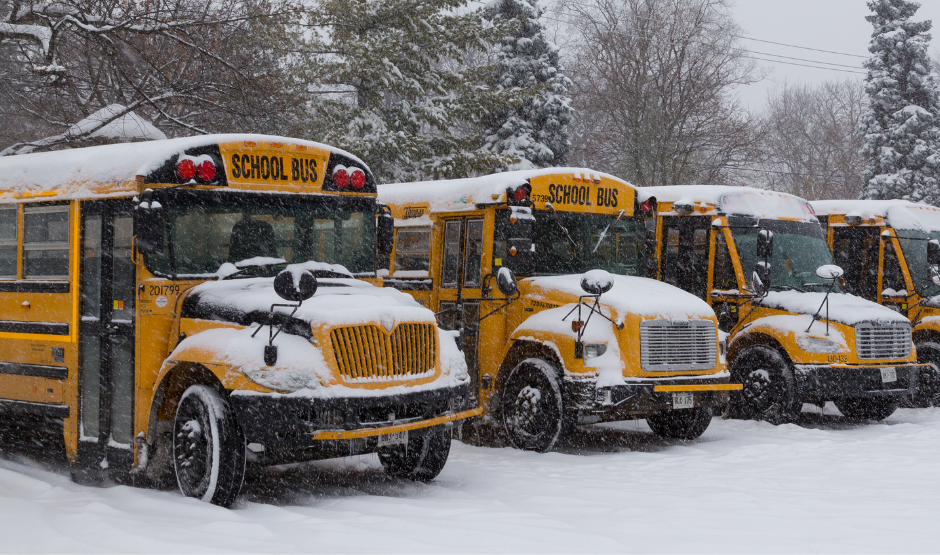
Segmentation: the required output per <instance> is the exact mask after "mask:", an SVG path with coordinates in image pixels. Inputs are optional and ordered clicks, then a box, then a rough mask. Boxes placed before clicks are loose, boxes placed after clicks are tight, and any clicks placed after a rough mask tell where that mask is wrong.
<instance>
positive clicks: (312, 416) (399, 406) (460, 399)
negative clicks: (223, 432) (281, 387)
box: [230, 384, 482, 451]
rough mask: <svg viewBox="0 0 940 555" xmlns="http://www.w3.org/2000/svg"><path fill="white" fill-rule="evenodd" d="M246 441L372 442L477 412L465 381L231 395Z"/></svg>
mask: <svg viewBox="0 0 940 555" xmlns="http://www.w3.org/2000/svg"><path fill="white" fill-rule="evenodd" d="M230 401H231V404H232V407H233V409H234V411H235V415H236V418H237V419H238V423H239V425H240V426H241V428H242V431H243V432H244V434H245V443H246V444H248V445H249V448H250V446H251V444H258V445H262V446H264V447H265V448H271V447H275V448H276V447H283V448H291V449H298V448H300V449H303V448H307V447H317V446H319V445H320V444H324V443H330V442H349V441H355V442H356V443H358V444H361V447H362V448H366V450H367V451H368V448H369V447H370V446H374V444H375V443H376V442H377V438H378V437H379V436H383V435H387V434H394V433H400V432H405V431H409V432H413V433H417V434H419V435H420V434H421V433H423V430H426V429H428V428H431V427H433V426H445V425H453V423H454V422H457V421H459V420H463V419H466V418H472V417H475V416H479V415H480V414H481V412H482V409H480V408H479V407H478V406H477V403H476V401H475V397H474V396H473V395H471V391H470V385H469V384H468V385H463V386H459V387H456V388H445V389H438V390H432V391H421V392H416V393H407V394H403V395H394V396H376V397H337V398H327V399H309V398H302V397H289V396H283V395H278V396H270V395H240V394H238V393H235V394H233V395H232V396H231V397H230Z"/></svg>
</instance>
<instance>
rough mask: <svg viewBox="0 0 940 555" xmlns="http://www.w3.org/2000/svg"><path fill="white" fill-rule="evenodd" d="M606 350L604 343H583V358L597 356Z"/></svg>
mask: <svg viewBox="0 0 940 555" xmlns="http://www.w3.org/2000/svg"><path fill="white" fill-rule="evenodd" d="M606 352H607V344H606V343H586V344H585V345H584V360H587V359H589V358H597V357H599V356H601V355H602V354H604V353H606Z"/></svg>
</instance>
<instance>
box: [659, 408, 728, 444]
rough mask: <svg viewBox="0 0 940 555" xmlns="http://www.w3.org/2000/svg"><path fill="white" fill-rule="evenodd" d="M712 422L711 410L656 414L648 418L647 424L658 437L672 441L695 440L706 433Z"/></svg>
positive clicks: (684, 410) (673, 411) (687, 410)
mask: <svg viewBox="0 0 940 555" xmlns="http://www.w3.org/2000/svg"><path fill="white" fill-rule="evenodd" d="M711 421H712V411H711V409H710V408H705V407H695V408H691V409H681V410H669V411H663V412H656V413H653V414H650V415H648V416H647V417H646V423H647V424H649V427H650V429H651V430H653V432H655V433H656V435H659V436H662V437H668V438H670V439H695V438H697V437H698V436H700V435H702V434H704V433H705V430H706V429H707V428H708V425H709V424H710V423H711Z"/></svg>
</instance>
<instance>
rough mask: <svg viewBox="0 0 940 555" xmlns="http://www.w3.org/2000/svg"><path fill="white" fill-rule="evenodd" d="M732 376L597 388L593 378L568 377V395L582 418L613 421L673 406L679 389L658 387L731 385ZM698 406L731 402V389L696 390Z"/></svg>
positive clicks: (693, 397) (665, 379) (660, 380)
mask: <svg viewBox="0 0 940 555" xmlns="http://www.w3.org/2000/svg"><path fill="white" fill-rule="evenodd" d="M730 383H731V380H730V378H728V377H724V378H709V377H705V378H701V379H681V380H677V379H669V378H663V379H657V380H656V381H655V382H651V381H644V382H638V383H627V384H624V385H617V386H613V387H596V384H595V382H594V381H593V380H575V379H566V380H565V385H564V387H565V392H564V393H565V395H566V398H567V399H568V401H569V402H568V406H569V408H570V409H571V410H574V411H577V412H578V413H580V415H579V419H580V420H582V421H585V422H586V421H591V420H594V421H610V420H620V419H625V418H632V417H635V416H640V415H644V414H650V413H653V412H660V411H665V410H672V409H673V394H674V393H676V392H675V391H656V387H657V386H666V387H669V386H679V387H680V388H682V387H684V386H693V387H694V386H714V385H728V384H730ZM691 393H692V405H693V406H694V407H717V406H721V405H724V404H725V403H727V402H728V398H729V396H730V393H731V392H730V391H729V390H727V389H726V390H717V391H716V390H710V391H692V392H691Z"/></svg>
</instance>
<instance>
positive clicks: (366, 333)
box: [0, 135, 479, 505]
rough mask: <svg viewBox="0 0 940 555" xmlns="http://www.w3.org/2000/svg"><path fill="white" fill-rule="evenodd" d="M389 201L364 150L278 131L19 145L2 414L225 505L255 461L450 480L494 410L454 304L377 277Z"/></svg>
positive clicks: (9, 182) (3, 278)
mask: <svg viewBox="0 0 940 555" xmlns="http://www.w3.org/2000/svg"><path fill="white" fill-rule="evenodd" d="M375 194H376V193H375V181H374V178H373V176H372V174H371V172H370V171H369V169H368V167H367V166H366V165H365V164H364V163H363V162H362V161H361V160H359V159H357V158H355V157H353V156H352V155H350V154H348V153H345V152H343V151H340V150H336V149H333V148H330V147H328V146H324V145H321V144H318V143H313V142H309V141H301V140H296V139H288V138H281V137H271V136H258V135H217V136H202V137H191V138H184V139H173V140H163V141H154V142H147V143H135V144H126V145H109V146H99V147H91V148H83V149H75V150H69V151H60V152H50V153H37V154H27V155H23V156H16V157H9V158H2V159H0V245H2V246H0V418H2V419H3V423H4V424H11V423H12V424H22V423H24V422H31V421H32V420H30V419H36V418H39V419H52V420H53V422H54V423H55V425H56V426H60V427H61V428H60V429H61V434H62V436H63V440H64V444H65V450H66V454H67V456H68V459H69V460H70V461H71V463H72V465H73V468H74V472H73V476H75V477H76V478H80V479H85V480H89V481H94V480H98V479H101V478H102V477H103V476H102V474H104V473H106V474H107V475H108V476H109V477H111V478H114V479H118V480H129V481H134V482H136V481H140V482H144V483H146V482H156V483H163V482H165V481H168V480H172V479H173V477H174V475H175V480H176V482H177V483H178V485H179V488H180V490H181V491H182V493H183V494H185V495H188V496H193V497H198V498H201V499H202V500H204V501H208V502H212V503H216V504H220V505H229V504H231V503H232V502H233V500H234V499H235V496H236V495H237V494H238V491H239V489H240V487H241V485H242V480H243V476H244V471H245V465H246V463H247V464H259V465H269V464H279V463H284V462H291V461H304V460H310V459H317V458H328V457H339V456H346V455H353V454H359V453H369V452H375V451H377V452H378V453H379V458H380V459H381V461H382V464H383V465H384V467H385V469H386V471H387V472H389V473H390V474H393V475H396V476H402V477H406V478H413V479H419V480H429V479H431V478H433V477H434V476H435V475H436V474H437V473H438V472H440V470H441V468H442V467H443V465H444V462H445V461H446V459H447V456H448V453H449V449H450V429H449V427H448V426H452V425H453V424H452V423H453V422H454V421H457V420H460V419H463V418H466V417H470V416H473V415H476V414H478V412H479V411H478V410H477V409H475V408H474V407H475V405H473V404H472V403H473V401H472V395H471V392H470V389H469V387H470V385H469V377H468V374H467V371H466V364H465V363H464V362H463V361H462V357H461V355H460V353H459V351H458V350H457V347H456V345H455V344H454V342H453V340H452V339H451V338H450V336H443V337H442V336H440V334H439V333H438V328H437V327H436V324H435V320H434V315H433V314H432V313H431V312H430V311H428V310H427V309H425V308H423V307H421V306H420V305H418V304H417V303H416V302H415V301H414V300H413V299H412V298H410V297H409V296H408V295H405V294H403V293H399V292H397V291H394V290H390V289H383V288H381V287H376V286H375V285H374V284H370V283H368V282H366V281H363V280H362V279H358V278H363V279H366V280H368V279H370V278H371V280H372V281H373V282H375V283H378V281H377V280H376V274H375V248H374V245H375V240H376V214H377V211H376V202H375ZM23 425H25V424H23Z"/></svg>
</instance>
